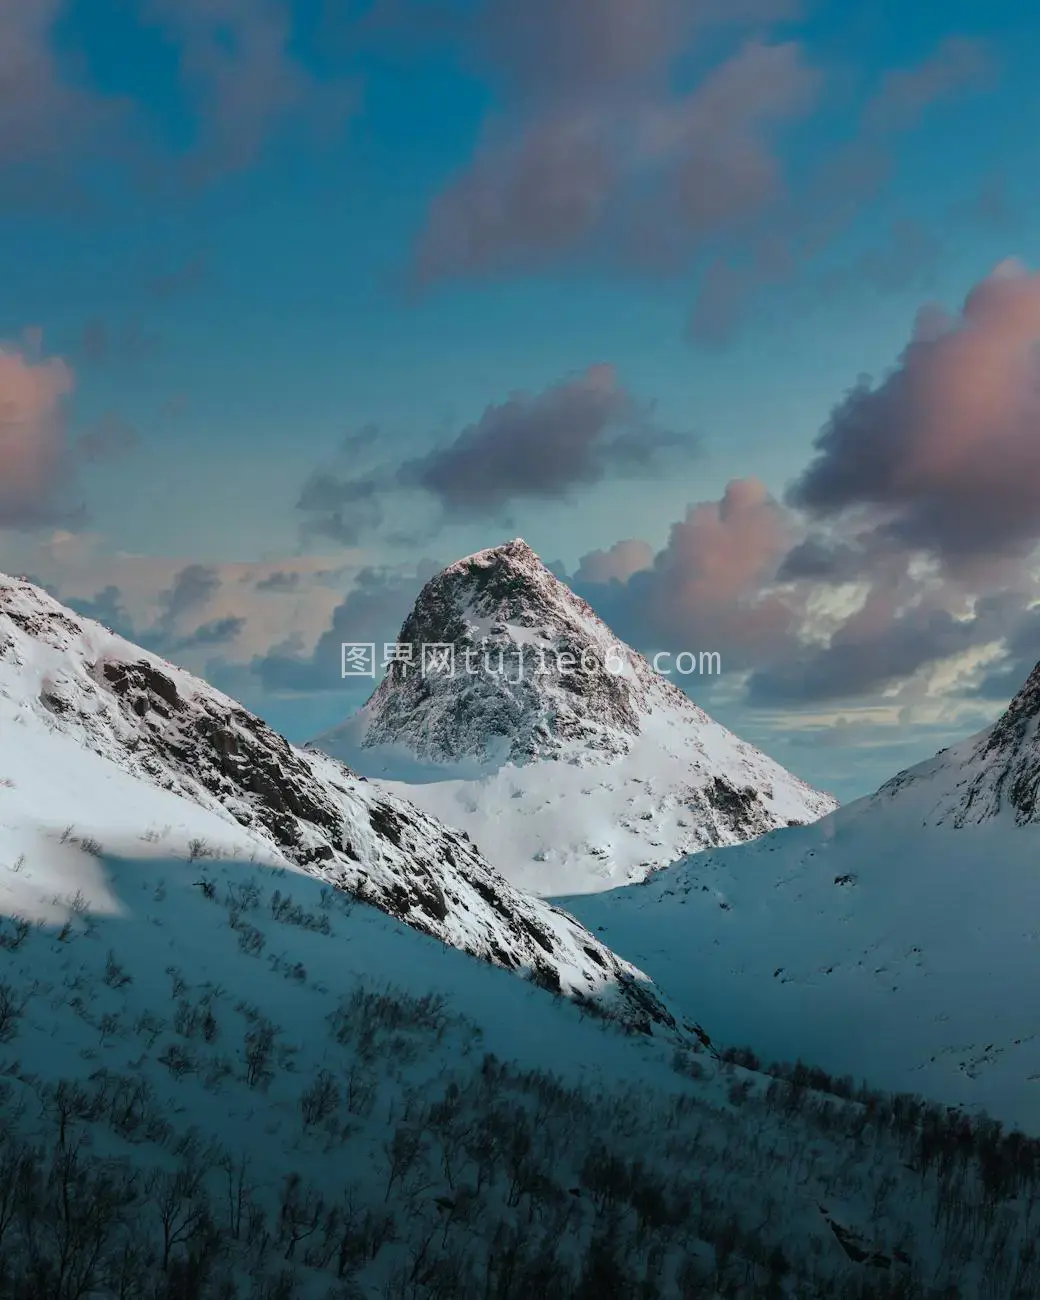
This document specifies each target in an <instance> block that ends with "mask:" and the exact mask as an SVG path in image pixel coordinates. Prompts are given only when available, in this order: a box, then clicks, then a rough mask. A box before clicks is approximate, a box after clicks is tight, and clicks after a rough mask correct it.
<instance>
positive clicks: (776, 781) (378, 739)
mask: <svg viewBox="0 0 1040 1300" xmlns="http://www.w3.org/2000/svg"><path fill="white" fill-rule="evenodd" d="M398 644H399V645H400V646H402V647H404V651H403V652H402V653H403V655H404V657H403V658H402V659H400V660H397V661H395V662H392V663H391V664H390V665H389V667H388V670H387V673H386V676H385V677H384V678H383V680H382V681H381V682H380V684H379V686H378V687H377V688H376V690H375V692H374V693H373V695H372V697H371V698H370V699H369V701H368V702H367V704H365V706H364V707H363V708H362V709H361V710H360V711H359V712H358V713H357V714H356V715H355V716H354V717H352V718H350V719H348V720H347V722H345V723H344V724H342V725H341V726H339V727H336V728H334V729H332V730H331V731H328V732H326V733H324V734H323V735H321V736H318V737H316V738H315V739H314V740H313V741H311V742H310V745H309V746H308V747H309V748H316V749H321V750H324V751H325V752H327V753H330V754H332V755H333V756H335V757H338V758H340V759H342V760H343V761H346V762H349V763H351V764H352V765H354V766H356V767H358V768H359V770H362V771H364V772H366V774H368V775H369V776H371V777H373V778H378V779H381V780H387V781H397V782H401V783H402V784H399V785H397V786H395V788H396V789H397V790H398V791H399V792H401V793H405V792H407V794H408V797H409V798H411V799H413V800H414V801H415V802H417V803H419V804H420V805H421V806H422V807H424V808H426V809H427V810H428V811H430V812H434V813H435V814H436V815H437V816H439V817H441V818H443V819H444V820H446V821H448V822H449V823H450V824H453V825H458V826H461V827H463V828H465V829H466V830H467V831H468V833H469V834H470V835H471V836H473V837H474V838H475V839H476V840H477V842H478V843H480V844H481V845H482V847H483V849H484V851H485V852H486V853H488V854H489V855H491V856H492V858H493V860H494V861H495V862H496V864H497V865H498V866H499V867H500V869H501V870H502V871H503V872H505V874H506V875H507V876H509V878H510V879H512V880H514V881H515V882H516V883H519V884H521V885H522V886H523V887H525V888H529V889H533V890H535V891H537V892H550V893H551V892H554V891H559V890H561V889H584V888H586V887H587V888H592V889H599V888H609V887H610V886H611V885H614V884H618V883H625V882H626V881H628V880H632V879H640V878H642V877H643V876H645V875H646V873H647V872H648V871H651V870H653V869H654V868H655V867H658V866H663V865H665V864H667V863H668V862H672V861H675V859H676V858H678V857H680V856H682V854H683V853H686V852H689V851H691V850H693V849H696V848H700V847H707V846H710V845H716V844H730V843H739V842H741V841H743V840H746V839H750V838H752V837H753V836H756V835H760V834H763V833H764V832H766V831H769V830H772V829H774V828H776V827H778V826H787V825H790V824H792V823H804V822H810V821H814V820H815V819H816V818H817V817H820V816H822V815H824V814H825V813H827V812H829V811H830V810H831V809H832V808H834V807H835V806H836V801H835V800H834V799H833V798H832V797H831V796H830V795H827V794H823V793H821V792H820V791H817V790H813V789H812V788H811V787H810V786H808V785H807V784H806V783H805V782H803V781H800V780H799V779H798V778H797V777H795V776H793V775H792V774H791V773H790V772H787V771H786V770H785V769H784V768H782V767H781V766H780V765H779V764H778V763H776V762H774V761H773V760H772V759H770V758H767V757H766V755H764V754H762V753H761V752H760V751H758V750H757V749H755V748H754V747H753V746H751V745H749V744H747V743H746V742H744V741H742V740H740V739H739V738H738V737H737V736H734V735H733V734H732V733H731V732H729V731H727V730H726V729H725V728H724V727H722V726H720V725H719V724H718V723H717V722H715V721H714V720H713V719H712V718H710V717H709V716H708V714H707V713H705V712H704V710H703V709H701V708H699V707H698V705H696V704H695V703H694V702H693V700H692V699H690V697H689V696H688V695H686V694H685V693H684V692H683V691H682V690H680V689H679V687H678V686H676V685H675V684H674V683H673V682H671V681H669V680H668V679H667V678H666V677H664V676H662V675H661V674H660V673H658V672H656V671H655V670H654V669H653V668H652V667H651V665H650V664H649V663H648V662H647V660H646V659H645V658H644V657H643V656H642V655H641V654H639V653H638V652H637V651H635V650H633V649H632V647H630V646H628V645H626V644H625V643H624V642H623V641H621V640H620V639H619V638H618V637H616V636H615V635H614V634H613V633H612V632H611V630H610V629H609V627H607V625H606V624H605V623H604V622H603V621H602V620H601V619H600V618H599V617H598V616H597V615H596V613H595V612H594V611H593V609H592V608H591V606H590V605H588V604H587V602H585V601H584V600H582V599H581V598H580V597H578V596H577V595H575V593H574V592H572V591H571V590H570V588H569V587H567V585H566V584H565V583H564V582H562V581H561V580H560V579H559V578H558V577H556V575H555V574H553V573H552V572H551V571H550V570H549V569H548V568H547V567H546V566H545V565H544V564H543V563H542V561H541V560H540V559H539V558H538V556H537V555H536V554H535V552H534V551H533V550H532V549H531V547H530V546H528V545H527V543H526V542H524V541H523V540H522V539H521V538H514V539H513V540H512V541H509V542H506V543H504V544H503V545H501V546H496V547H490V548H488V549H486V550H482V551H478V552H476V553H475V554H473V555H469V556H466V557H464V558H463V559H460V560H457V561H456V562H455V563H453V564H450V565H449V566H448V567H447V568H445V569H444V570H442V571H441V572H440V573H439V574H437V575H436V576H435V577H434V578H432V579H431V580H430V581H429V582H427V584H426V585H425V586H424V587H423V589H422V591H421V592H420V594H419V596H418V598H417V599H416V602H415V605H414V607H413V609H412V611H411V613H410V614H409V615H408V617H407V618H406V619H405V622H404V624H403V626H402V628H401V631H400V634H399V637H398ZM438 646H440V647H443V646H447V647H449V649H450V653H451V657H452V661H453V669H452V670H450V671H445V670H435V669H434V668H433V666H432V659H433V656H432V655H431V669H430V671H425V670H424V664H423V658H424V653H425V652H424V647H425V648H427V649H429V648H430V647H438ZM404 783H410V784H404ZM540 863H544V864H545V865H544V867H542V866H539V865H538V864H540Z"/></svg>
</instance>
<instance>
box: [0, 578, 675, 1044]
mask: <svg viewBox="0 0 1040 1300" xmlns="http://www.w3.org/2000/svg"><path fill="white" fill-rule="evenodd" d="M0 737H2V741H0V781H2V780H4V779H5V778H6V779H7V780H8V781H13V782H14V787H15V788H14V789H13V790H5V789H4V788H2V787H0V836H3V835H4V834H6V835H7V836H8V838H10V837H11V836H12V835H14V834H15V826H16V825H17V827H18V828H19V829H18V831H17V834H18V835H19V836H20V837H25V836H29V837H30V839H32V840H33V842H35V841H36V840H38V838H39V837H40V836H41V835H46V834H47V833H49V832H50V831H52V830H53V829H54V828H55V827H60V826H63V825H66V824H69V823H72V824H75V826H76V827H78V829H79V832H81V833H82V834H85V835H87V836H88V837H89V838H91V839H94V840H97V841H99V842H100V843H102V844H105V845H111V844H112V843H113V838H114V837H115V838H118V839H120V840H122V841H126V840H127V839H128V838H129V839H133V838H134V837H136V836H137V835H140V834H142V833H144V832H146V831H148V830H149V828H150V826H152V825H153V824H154V823H155V822H159V824H161V825H165V824H185V825H188V824H192V823H193V821H195V820H197V818H198V816H199V813H200V811H201V812H202V813H204V814H206V817H205V819H204V820H205V822H206V825H207V826H208V827H209V830H207V831H202V830H197V831H195V832H194V833H193V838H196V839H198V838H200V837H205V838H207V839H212V838H213V837H214V834H215V831H214V828H219V830H220V835H219V837H218V838H219V839H220V840H221V841H222V842H224V843H226V844H229V845H232V846H235V845H237V846H238V849H239V850H241V849H242V847H243V846H245V847H246V851H250V850H251V851H253V852H256V853H260V854H262V855H264V856H265V857H266V859H267V860H272V856H273V860H276V861H279V862H289V863H292V864H294V865H296V866H299V867H302V868H304V869H305V870H307V871H308V872H309V873H310V874H312V875H313V876H315V877H317V878H318V879H320V880H322V881H324V882H326V883H327V884H330V885H333V886H335V887H336V888H337V889H344V890H347V891H349V892H351V893H354V894H356V895H358V896H359V897H362V898H363V899H364V900H365V901H366V902H369V903H372V904H373V905H374V906H376V907H379V908H380V909H382V910H383V911H385V912H387V913H389V914H390V915H392V916H395V917H398V918H400V919H401V920H403V921H405V922H406V923H407V924H409V925H411V926H413V927H414V928H416V929H419V930H422V931H423V932H424V933H426V934H429V935H432V936H433V937H435V938H437V939H440V940H442V941H443V942H445V943H448V944H451V945H453V946H455V947H458V948H461V949H463V950H464V951H466V952H469V953H472V954H473V955H475V956H477V957H480V958H482V959H484V960H486V961H491V962H494V963H496V964H498V965H501V966H504V967H506V968H508V969H510V970H513V971H516V972H518V973H521V974H526V975H528V976H529V977H530V978H532V979H534V980H536V981H537V982H539V983H541V984H543V985H544V986H546V987H548V988H550V989H553V990H554V991H560V992H564V993H567V994H568V995H570V996H573V997H576V998H579V999H591V1000H594V1001H595V1002H596V1003H597V1004H598V1005H600V1006H601V1007H602V1008H603V1010H604V1011H609V1012H611V1013H613V1012H616V1013H617V1014H619V1015H621V1016H622V1017H623V1018H625V1019H626V1020H627V1021H628V1022H629V1023H631V1024H633V1025H638V1026H640V1027H641V1028H643V1029H645V1030H648V1031H649V1030H650V1029H652V1028H653V1027H654V1026H660V1027H663V1028H666V1029H670V1028H672V1027H673V1026H674V1023H675V1022H674V1020H673V1017H672V1015H671V1013H670V1012H669V1011H668V1010H667V1009H666V1008H665V1007H664V1006H663V1005H662V1004H661V1002H660V1000H659V999H658V998H657V996H656V994H655V993H654V991H653V989H652V988H651V987H650V986H648V985H647V984H646V982H645V981H644V980H643V979H642V977H641V975H640V973H639V972H638V971H636V970H635V969H634V968H633V967H631V966H630V965H628V964H627V963H626V962H623V961H621V960H620V959H619V958H617V957H616V956H615V955H614V954H613V953H612V952H610V951H609V949H607V948H605V947H604V946H603V945H602V944H601V943H600V942H599V941H598V940H597V939H595V938H594V937H593V936H592V935H591V934H588V933H587V932H586V931H585V930H584V929H583V928H582V927H581V926H580V925H578V924H577V923H576V922H575V921H574V920H573V918H571V917H569V916H567V915H566V914H565V913H563V912H562V911H560V910H559V909H558V908H555V907H553V906H551V905H550V904H548V903H545V902H543V901H540V900H538V899H532V898H528V897H525V896H524V895H523V894H521V893H520V892H519V891H518V890H516V889H515V888H513V887H512V886H511V885H509V884H508V883H507V882H506V881H505V880H504V879H502V877H501V876H500V875H498V873H497V872H496V871H495V870H494V869H493V868H492V867H490V866H489V864H488V863H487V862H486V861H485V860H484V859H483V858H482V857H481V856H480V854H479V853H478V852H477V851H476V849H475V848H474V846H473V845H472V844H470V843H469V842H468V841H467V840H466V838H465V837H464V836H460V835H458V834H456V833H454V832H452V831H449V830H447V829H445V828H444V827H443V826H441V825H440V824H439V823H437V822H436V821H434V820H433V819H431V818H430V817H429V816H427V815H426V814H424V813H422V812H420V811H419V810H418V809H417V808H415V807H413V806H412V805H410V804H409V803H407V801H405V800H403V799H400V798H398V797H397V796H395V795H393V794H389V793H387V792H385V791H381V790H379V789H378V788H377V787H376V786H374V785H372V784H369V783H367V782H365V781H364V780H363V779H362V778H360V777H358V776H357V775H356V774H354V773H353V772H351V771H349V770H348V769H347V768H345V767H343V766H342V765H341V764H339V763H337V762H335V761H334V760H333V759H330V758H328V757H326V756H325V755H322V754H316V753H305V752H303V751H301V750H298V749H295V748H294V747H293V746H291V745H290V744H289V743H288V742H287V741H285V740H284V739H283V738H282V737H281V736H279V735H277V734H276V733H275V732H273V731H272V730H271V729H270V728H269V727H267V726H266V725H265V724H264V723H263V722H261V721H260V719H258V718H256V717H254V716H253V715H251V714H250V713H248V712H247V711H246V710H244V709H243V708H241V707H240V706H239V705H238V704H236V703H235V702H234V701H233V700H231V699H229V698H228V697H226V696H224V695H222V694H221V693H220V692H218V691H215V690H213V689H212V688H211V687H209V686H208V685H207V684H206V683H205V682H203V681H201V680H200V679H198V678H196V677H193V676H192V675H191V674H190V673H186V672H184V671H182V670H180V669H177V668H175V667H174V666H173V665H171V664H169V663H166V662H165V661H163V660H161V659H159V658H158V657H157V656H155V655H152V654H149V653H147V652H146V651H144V650H141V649H140V648H139V647H136V646H134V645H132V644H130V643H129V642H126V641H124V640H123V639H122V638H120V637H117V636H115V635H114V634H112V633H111V632H109V631H107V630H106V629H105V628H103V627H101V626H100V625H99V624H97V623H94V622H92V621H90V620H88V619H80V618H77V617H76V616H75V615H73V614H72V613H71V612H70V611H69V610H67V609H65V608H63V607H62V606H61V605H60V604H59V603H58V602H56V601H55V600H53V599H52V598H51V597H49V596H48V595H46V593H44V592H42V591H40V590H39V589H38V588H36V587H34V586H32V585H31V584H29V583H24V582H15V581H13V580H11V579H8V578H0ZM3 769H6V770H3ZM157 793H164V794H165V795H166V796H167V797H166V811H165V812H164V813H162V814H159V813H156V814H154V815H152V817H151V821H149V820H148V819H147V816H148V815H147V812H146V810H147V809H149V808H150V807H151V806H152V805H153V804H154V802H155V795H156V794H157ZM160 816H161V818H162V820H161V821H159V818H160ZM20 851H27V850H20Z"/></svg>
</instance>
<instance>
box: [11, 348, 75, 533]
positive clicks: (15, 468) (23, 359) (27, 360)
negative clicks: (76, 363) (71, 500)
mask: <svg viewBox="0 0 1040 1300" xmlns="http://www.w3.org/2000/svg"><path fill="white" fill-rule="evenodd" d="M72 388H73V375H72V371H71V370H70V369H69V367H68V366H67V365H66V363H65V362H64V361H62V360H61V359H60V358H58V357H53V358H50V359H48V360H36V359H34V358H32V357H31V356H28V355H26V354H25V353H23V352H20V351H18V350H17V349H5V348H0V526H11V525H15V526H17V525H22V524H31V523H36V522H39V521H41V520H43V519H46V518H48V517H52V516H53V514H54V513H55V509H56V507H55V502H54V498H55V494H56V492H57V490H58V489H59V488H60V486H61V485H62V483H63V481H64V478H65V475H66V473H67V471H68V469H69V448H68V443H67V440H66V436H65V427H64V422H63V419H62V415H63V404H64V401H65V398H66V397H67V396H68V394H69V393H70V392H71V391H72Z"/></svg>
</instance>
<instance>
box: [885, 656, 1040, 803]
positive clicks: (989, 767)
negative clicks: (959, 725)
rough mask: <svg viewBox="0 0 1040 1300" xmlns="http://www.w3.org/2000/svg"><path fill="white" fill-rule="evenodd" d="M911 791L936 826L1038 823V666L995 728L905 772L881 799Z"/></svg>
mask: <svg viewBox="0 0 1040 1300" xmlns="http://www.w3.org/2000/svg"><path fill="white" fill-rule="evenodd" d="M910 789H913V791H914V793H915V796H916V797H917V798H919V799H927V800H928V801H929V804H930V807H929V808H928V809H927V811H926V812H925V817H926V819H927V820H928V821H929V822H930V823H934V824H935V825H937V826H942V825H950V826H955V827H962V826H967V825H970V824H975V825H978V824H980V823H982V822H985V821H989V820H991V819H992V818H996V817H1001V816H1002V815H1004V816H1008V815H1010V816H1011V817H1012V818H1013V820H1014V821H1015V822H1016V823H1017V824H1018V825H1019V826H1025V825H1030V824H1033V823H1036V822H1040V664H1037V666H1036V667H1035V668H1034V669H1033V671H1032V672H1031V673H1030V674H1029V677H1028V678H1027V679H1026V682H1025V684H1024V686H1023V687H1022V689H1021V690H1020V691H1019V692H1018V694H1017V695H1016V696H1015V697H1014V699H1013V700H1012V701H1011V703H1010V704H1009V705H1008V707H1007V709H1006V710H1005V711H1004V713H1003V714H1001V716H1000V718H998V720H997V721H996V722H995V723H994V724H993V726H991V727H986V728H985V729H984V730H982V731H980V732H978V733H977V734H976V735H974V736H971V737H969V738H968V739H967V740H964V741H962V742H961V743H960V744H959V745H954V746H952V747H951V748H949V749H944V750H942V751H941V752H940V753H939V754H937V755H936V756H935V758H933V759H930V760H929V761H928V762H926V763H922V764H920V765H918V766H917V767H913V768H910V769H909V771H906V772H901V773H899V775H898V776H895V777H893V779H892V780H891V781H889V782H887V783H886V784H885V785H883V786H882V787H881V789H880V790H879V791H878V794H877V797H878V798H879V799H881V800H884V799H894V798H897V797H900V796H901V795H902V794H903V792H905V791H907V790H910Z"/></svg>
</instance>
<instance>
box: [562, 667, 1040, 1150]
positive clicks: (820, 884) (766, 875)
mask: <svg viewBox="0 0 1040 1300" xmlns="http://www.w3.org/2000/svg"><path fill="white" fill-rule="evenodd" d="M1038 684H1040V674H1038V673H1037V672H1034V673H1033V674H1032V676H1031V677H1030V679H1029V682H1028V683H1027V684H1026V686H1025V688H1024V689H1023V691H1022V692H1021V693H1020V694H1019V695H1018V696H1017V697H1016V699H1015V700H1014V701H1013V702H1012V704H1011V706H1010V707H1009V709H1008V710H1007V712H1006V713H1005V714H1004V716H1003V717H1002V718H1001V719H1000V720H999V721H998V722H997V723H996V725H995V726H993V727H991V728H989V729H987V730H986V731H984V732H982V733H980V734H979V735H977V736H974V737H972V738H970V739H969V740H968V741H966V742H964V743H963V744H961V745H958V746H956V747H954V748H952V749H950V750H946V751H944V752H943V753H941V754H939V755H937V756H936V757H935V758H934V759H931V760H929V761H928V762H926V763H922V764H921V765H919V766H918V767H915V768H913V769H910V770H909V771H907V772H905V773H901V774H900V775H899V776H898V777H896V778H894V779H893V780H892V781H890V782H888V783H887V784H886V785H885V786H883V787H882V788H881V789H880V790H879V791H878V792H877V793H876V794H874V795H872V796H870V797H869V798H866V799H862V800H859V801H858V802H857V803H855V804H851V805H849V806H848V807H846V808H842V809H839V810H838V811H837V812H835V813H833V814H831V815H830V816H829V817H826V818H824V819H823V820H821V821H819V822H817V823H815V824H814V825H812V826H807V827H799V828H796V829H792V830H788V831H778V832H775V833H774V834H771V835H768V836H765V837H764V838H762V839H760V840H757V841H755V842H754V843H751V844H744V845H739V846H736V847H732V848H728V849H725V850H723V851H722V852H713V853H701V854H697V855H694V856H692V857H689V858H687V859H686V860H684V861H683V862H681V863H678V864H676V865H675V866H673V867H671V868H669V869H667V870H664V871H662V872H659V873H657V874H656V875H655V876H654V877H653V878H652V879H650V880H649V881H647V882H646V883H645V884H644V885H640V886H633V887H629V888H624V889H618V890H615V891H613V892H611V893H607V894H601V895H598V896H596V897H588V896H585V897H574V898H570V899H558V900H557V901H561V902H562V903H563V905H564V906H570V907H572V909H573V910H574V911H575V913H576V915H578V916H579V918H580V919H581V920H583V921H584V922H585V923H586V924H587V925H588V926H589V927H590V928H592V929H595V930H596V932H597V933H599V934H600V935H601V937H602V938H603V939H604V940H605V941H606V942H607V943H610V944H613V945H617V946H619V947H620V948H621V949H622V950H623V951H624V952H625V953H626V955H627V956H629V957H630V958H631V959H632V960H633V961H636V962H638V963H640V965H641V966H642V967H643V968H644V969H645V970H647V971H648V972H649V973H650V975H651V976H652V978H654V979H655V980H656V981H657V983H658V985H659V986H660V987H661V988H662V989H664V990H666V991H667V992H668V993H670V994H671V995H672V996H674V997H676V998H677V999H679V1000H680V1001H681V1000H682V998H683V997H684V996H687V995H689V994H691V993H692V992H693V991H694V990H696V992H697V998H698V1002H697V1006H698V1013H699V1014H702V1015H703V1016H705V1017H706V1018H707V1019H708V1020H711V1019H712V1018H713V1017H718V1016H720V1015H722V1014H724V1015H725V1018H726V1031H727V1034H728V1036H729V1038H730V1040H731V1041H744V1042H748V1043H750V1044H751V1045H752V1046H753V1047H754V1048H755V1049H756V1051H758V1052H759V1053H760V1054H762V1055H763V1056H766V1057H774V1058H784V1059H793V1058H794V1057H795V1056H801V1057H802V1058H803V1059H805V1060H811V1061H813V1062H816V1063H818V1064H819V1065H820V1066H822V1067H823V1068H825V1069H828V1070H830V1071H831V1072H833V1073H837V1074H843V1073H849V1074H851V1075H853V1076H854V1077H855V1078H856V1079H857V1080H859V1079H860V1078H868V1079H870V1080H871V1081H872V1083H874V1084H876V1085H877V1086H879V1087H883V1088H888V1089H892V1090H903V1091H915V1092H921V1093H924V1094H926V1095H928V1096H931V1097H935V1098H938V1099H941V1100H943V1101H945V1102H947V1103H949V1104H951V1105H962V1104H963V1105H966V1106H981V1107H984V1108H986V1109H988V1110H989V1111H990V1113H991V1114H994V1115H996V1116H998V1117H999V1118H1001V1119H1003V1120H1005V1121H1011V1122H1015V1123H1018V1124H1021V1125H1023V1126H1025V1127H1027V1128H1029V1129H1031V1130H1032V1131H1036V1130H1037V1129H1038V1127H1040V1001H1038V999H1037V996H1036V989H1037V988H1038V987H1040V818H1038V810H1037V785H1036V774H1037V770H1038V764H1037V755H1038V748H1037V725H1038V716H1040V690H1038V689H1037V687H1038Z"/></svg>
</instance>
